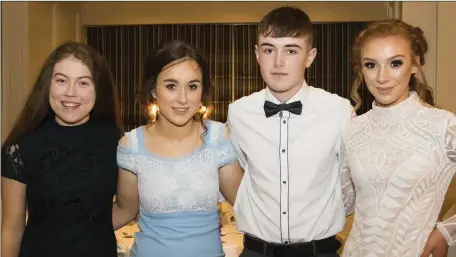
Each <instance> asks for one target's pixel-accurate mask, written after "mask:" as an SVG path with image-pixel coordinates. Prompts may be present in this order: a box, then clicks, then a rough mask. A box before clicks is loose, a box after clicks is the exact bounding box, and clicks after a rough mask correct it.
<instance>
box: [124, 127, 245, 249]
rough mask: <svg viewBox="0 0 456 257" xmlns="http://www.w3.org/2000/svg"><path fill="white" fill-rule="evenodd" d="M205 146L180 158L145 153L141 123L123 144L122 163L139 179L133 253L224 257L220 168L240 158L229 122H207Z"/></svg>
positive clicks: (127, 135) (127, 134) (128, 134)
mask: <svg viewBox="0 0 456 257" xmlns="http://www.w3.org/2000/svg"><path fill="white" fill-rule="evenodd" d="M205 124H206V127H207V134H206V135H205V136H204V144H203V146H202V147H201V148H199V149H197V150H195V151H193V152H191V153H189V154H187V155H185V156H183V157H179V158H164V157H159V156H156V155H154V154H152V153H150V152H147V151H146V149H145V147H144V136H143V132H144V129H145V127H144V126H141V127H139V128H136V129H134V130H132V131H130V132H127V133H126V137H127V142H128V143H127V144H126V145H125V146H123V145H121V144H119V146H118V150H117V162H118V165H119V167H121V168H123V169H126V170H129V171H131V172H133V173H134V174H136V176H137V177H138V192H139V199H140V217H139V221H138V227H139V229H140V231H139V232H137V233H135V242H134V244H133V247H132V249H131V256H136V257H219V256H220V257H223V256H224V253H223V249H222V243H221V239H220V233H219V218H218V205H217V203H218V201H219V176H218V169H219V168H221V167H223V166H224V165H226V164H229V163H232V162H234V161H235V160H237V156H236V153H235V151H234V149H233V147H232V145H231V143H230V141H229V139H227V138H226V136H225V125H224V124H223V123H219V122H215V121H209V120H206V121H205Z"/></svg>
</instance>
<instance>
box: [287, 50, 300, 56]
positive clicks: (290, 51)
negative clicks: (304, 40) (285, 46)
mask: <svg viewBox="0 0 456 257" xmlns="http://www.w3.org/2000/svg"><path fill="white" fill-rule="evenodd" d="M297 53H298V51H296V50H293V49H289V50H287V54H289V55H295V54H297Z"/></svg>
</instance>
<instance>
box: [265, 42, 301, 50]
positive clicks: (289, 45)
mask: <svg viewBox="0 0 456 257" xmlns="http://www.w3.org/2000/svg"><path fill="white" fill-rule="evenodd" d="M262 46H270V47H276V46H275V45H273V44H271V43H262V44H261V45H260V47H262ZM285 47H297V48H299V49H301V46H300V45H296V44H288V45H285Z"/></svg>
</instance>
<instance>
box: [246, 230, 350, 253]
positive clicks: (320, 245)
mask: <svg viewBox="0 0 456 257" xmlns="http://www.w3.org/2000/svg"><path fill="white" fill-rule="evenodd" d="M340 246H341V243H340V242H339V241H338V240H337V239H336V237H335V236H332V237H328V238H325V239H321V240H314V241H310V242H306V243H295V244H275V243H268V242H265V241H263V240H261V239H258V238H254V237H252V236H249V235H247V234H245V235H244V248H246V249H248V250H251V251H254V252H257V253H259V254H262V255H264V256H271V257H311V256H315V255H318V254H327V253H335V252H337V250H339V248H340Z"/></svg>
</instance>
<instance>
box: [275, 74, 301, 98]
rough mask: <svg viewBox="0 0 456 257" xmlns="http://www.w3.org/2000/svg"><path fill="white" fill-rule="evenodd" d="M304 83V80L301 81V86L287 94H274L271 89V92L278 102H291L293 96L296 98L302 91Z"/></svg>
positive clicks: (291, 89) (295, 87) (286, 92)
mask: <svg viewBox="0 0 456 257" xmlns="http://www.w3.org/2000/svg"><path fill="white" fill-rule="evenodd" d="M303 83H304V79H303V80H302V81H301V83H300V84H298V85H296V86H294V87H292V88H290V90H288V91H285V92H274V91H272V90H271V88H269V91H270V92H271V94H272V95H273V96H274V97H275V98H276V99H277V100H279V102H281V103H285V102H286V101H288V100H290V99H291V98H292V97H293V96H295V95H296V94H297V93H298V92H299V90H301V88H302V85H303Z"/></svg>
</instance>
